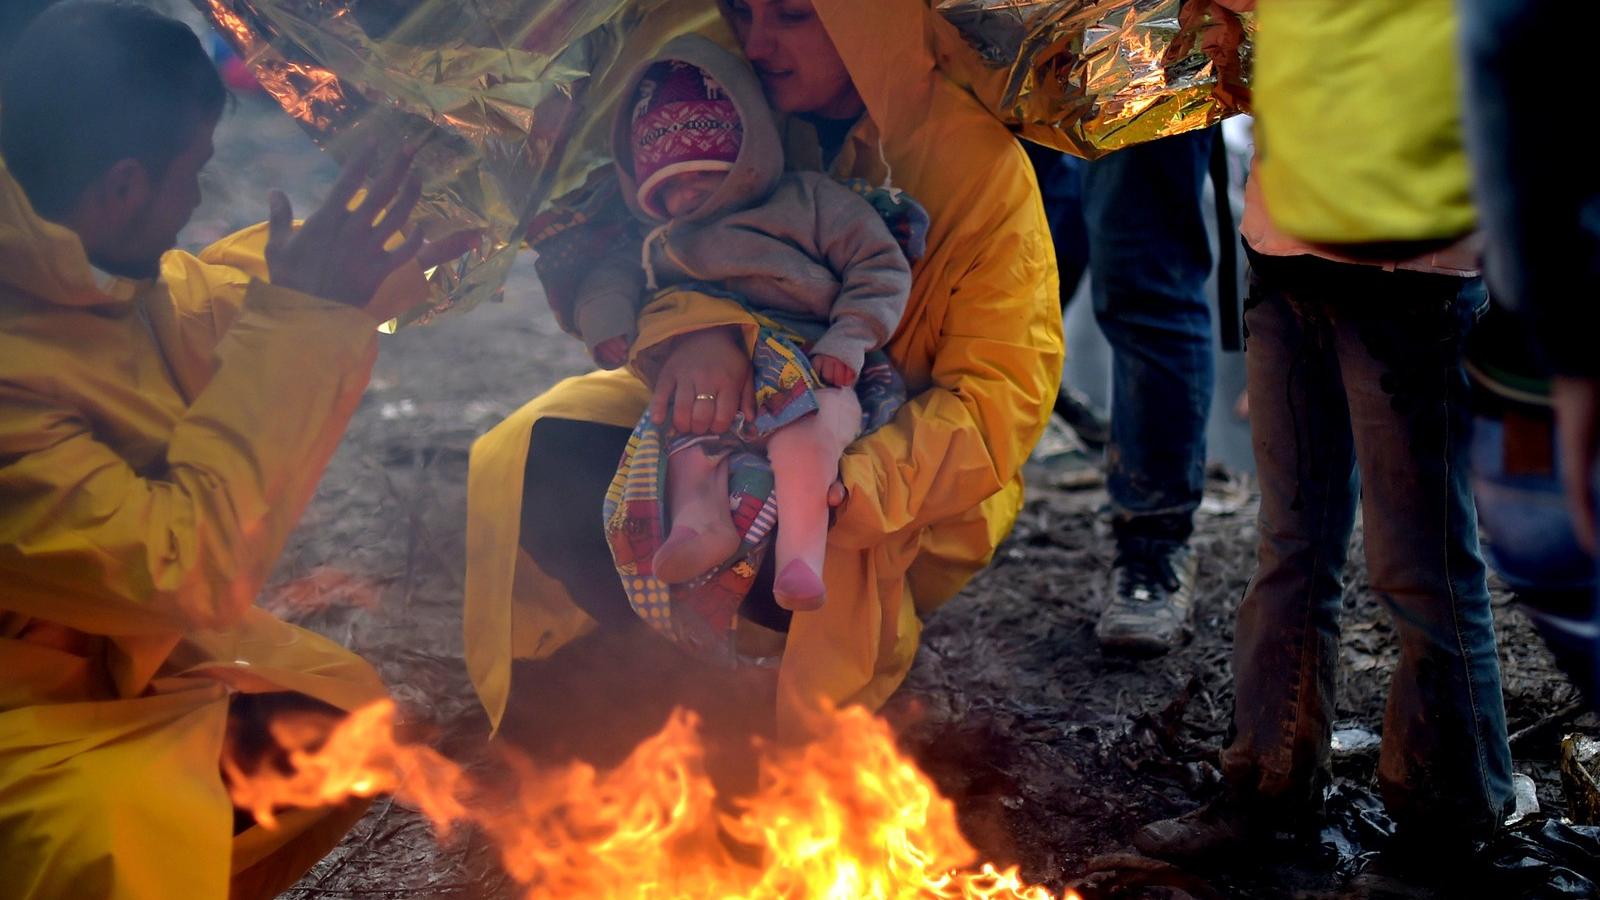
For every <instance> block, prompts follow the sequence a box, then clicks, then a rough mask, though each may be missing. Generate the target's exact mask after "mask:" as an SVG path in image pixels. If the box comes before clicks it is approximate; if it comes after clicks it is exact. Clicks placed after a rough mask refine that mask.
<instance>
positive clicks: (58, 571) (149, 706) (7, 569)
mask: <svg viewBox="0 0 1600 900" xmlns="http://www.w3.org/2000/svg"><path fill="white" fill-rule="evenodd" d="M264 239H265V232H264V228H263V227H258V228H255V229H251V230H250V231H246V232H241V233H240V234H239V235H236V236H234V237H232V238H229V239H227V240H224V241H223V242H221V243H219V244H217V245H215V246H213V247H211V248H209V249H207V250H206V251H205V252H204V253H203V254H201V256H200V257H199V258H196V257H194V256H190V255H188V254H185V253H178V252H173V253H169V254H167V255H166V256H165V257H164V258H163V260H162V266H161V277H160V279H159V280H157V281H155V282H142V283H135V282H130V281H127V280H110V279H105V278H103V277H102V276H97V274H96V273H95V272H94V271H93V270H92V269H91V268H90V265H89V262H88V259H87V258H86V256H85V254H84V250H83V247H82V245H81V244H80V243H79V241H78V239H77V237H76V235H74V234H73V233H72V232H71V231H69V230H67V229H65V228H62V227H60V226H58V225H55V224H52V223H49V222H46V221H44V220H43V219H40V218H39V217H38V216H36V215H35V214H34V213H33V211H32V209H31V207H30V206H29V205H28V202H27V199H26V197H25V196H24V195H23V193H22V191H21V190H20V188H18V186H17V185H16V183H15V182H14V181H12V179H11V177H10V176H9V175H8V174H7V173H6V172H5V170H4V169H3V168H0V884H3V885H5V886H6V887H5V888H4V892H5V893H6V895H7V896H16V897H66V896H79V897H116V898H146V897H148V898H173V897H197V898H222V897H225V896H227V895H228V891H229V884H230V879H232V880H233V881H234V884H235V887H237V888H239V890H240V892H241V893H242V894H244V895H249V894H250V893H251V891H252V890H256V891H265V890H271V889H272V887H281V886H283V883H284V879H286V878H292V877H294V876H295V875H296V874H298V872H297V871H295V870H296V869H298V870H300V871H303V870H304V868H305V867H309V865H310V863H311V862H312V861H314V860H315V859H316V858H317V857H318V856H320V855H321V854H322V853H323V852H325V851H326V850H327V849H328V848H329V847H331V846H332V843H333V842H336V841H337V839H338V833H339V832H340V831H342V829H343V827H344V826H347V825H348V824H349V822H348V818H349V817H348V814H344V815H343V818H340V817H339V816H337V815H336V816H334V817H332V818H330V817H329V815H328V811H326V810H311V811H307V812H305V813H303V814H298V815H296V816H295V817H294V821H293V822H292V823H291V826H290V827H289V828H287V829H284V830H283V831H280V832H273V833H270V834H269V833H266V832H264V831H263V830H262V829H260V828H254V829H250V830H249V831H246V832H244V833H243V834H241V835H239V836H238V837H237V838H235V837H233V836H232V828H231V822H232V812H231V805H230V803H229V801H228V797H227V794H226V792H225V790H224V787H223V784H222V780H221V777H220V775H219V773H218V761H219V759H220V755H221V744H222V737H223V727H224V724H225V722H226V715H227V707H228V695H229V693H230V692H232V691H245V692H259V691H282V690H292V691H299V692H302V693H305V694H309V695H311V696H314V697H317V698H320V699H322V700H325V701H327V702H329V703H332V704H334V705H337V706H340V707H343V708H346V709H349V708H352V707H354V706H357V705H360V704H362V703H365V702H367V701H369V700H372V699H375V698H377V697H380V696H382V695H383V693H384V691H383V685H382V683H381V682H380V681H379V679H378V677H377V674H376V673H375V672H374V671H373V670H372V668H371V667H370V666H368V665H367V664H366V663H364V662H362V661H361V660H360V659H359V658H357V657H356V656H355V655H353V654H351V653H350V652H348V651H346V650H344V649H342V648H340V647H339V646H337V645H336V644H334V643H332V642H330V641H328V640H326V639H324V638H321V637H318V636H317V635H314V634H312V633H311V632H308V631H305V630H303V629H300V628H296V627H294V626H291V625H288V624H287V623H284V622H281V621H279V620H277V619H275V618H273V617H272V616H270V615H268V614H266V613H265V612H262V611H261V610H259V609H256V608H254V607H253V606H252V603H253V602H254V599H255V596H256V593H257V591H258V590H259V589H260V587H261V585H262V582H263V581H264V580H265V579H266V577H267V575H268V573H269V571H270V570H271V568H272V565H273V562H274V561H275V559H276V558H277V556H278V554H279V552H280V551H281V550H282V548H283V544H284V541H285V539H286V538H287V537H288V534H289V532H290V530H291V529H292V528H293V527H294V524H295V521H296V520H297V519H298V518H299V516H300V513H301V511H302V510H303V509H304V507H305V505H306V503H307V502H308V501H309V500H310V498H311V494H312V491H313V488H314V487H315V485H316V482H317V480H318V478H319V477H320V475H321V472H322V469H323V466H324V465H325V464H326V462H327V459H328V457H329V456H330V455H331V454H332V453H333V450H334V447H335V446H336V445H337V443H338V441H339V437H340V435H341V433H342V432H343V430H344V426H345V424H346V422H347V421H348V419H349V417H350V415H351V413H352V412H353V411H354V409H355V406H356V403H357V401H358V399H359V397H360V395H361V392H362V390H363V388H364V387H365V386H366V382H367V377H368V375H369V373H370V370H371V365H372V361H373V359H374V357H375V354H376V352H377V348H376V338H375V335H374V330H373V326H372V322H371V321H370V319H368V318H367V317H366V315H365V314H364V313H362V312H361V311H359V310H356V309H352V308H350V307H348V306H343V305H340V304H335V303H331V302H328V301H324V300H320V299H316V298H313V297H308V296H305V295H303V294H298V293H295V292H292V291H288V290H284V289H280V288H274V287H272V286H270V285H268V284H266V283H265V282H263V281H260V280H252V276H253V275H255V276H264V275H265V266H264V264H263V260H262V255H261V250H262V248H263V246H264V243H265V240H264ZM347 812H348V811H346V813H347ZM335 820H337V821H335Z"/></svg>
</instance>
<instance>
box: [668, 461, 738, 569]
mask: <svg viewBox="0 0 1600 900" xmlns="http://www.w3.org/2000/svg"><path fill="white" fill-rule="evenodd" d="M667 510H668V513H669V517H670V521H671V524H672V530H671V532H670V533H668V535H667V539H666V540H665V541H662V542H661V546H660V547H659V548H658V549H657V550H656V555H655V559H654V560H653V563H652V565H653V567H654V569H655V574H656V577H657V578H659V579H661V580H662V581H665V582H668V583H678V582H683V581H689V580H691V579H693V578H696V577H698V576H700V575H704V574H705V573H706V572H709V571H711V569H713V568H714V567H716V566H717V565H719V564H720V563H723V562H725V561H727V559H728V557H730V556H732V555H733V551H735V550H737V549H739V533H738V532H737V531H735V530H734V528H733V517H732V515H731V514H730V513H729V512H728V458H727V456H721V457H719V458H717V459H711V458H710V457H708V456H706V454H705V452H704V451H703V450H701V449H700V448H699V447H687V448H685V449H683V450H680V451H678V452H677V453H674V454H672V455H671V456H670V457H668V459H667Z"/></svg>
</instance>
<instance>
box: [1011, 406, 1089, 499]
mask: <svg viewBox="0 0 1600 900" xmlns="http://www.w3.org/2000/svg"><path fill="white" fill-rule="evenodd" d="M1103 456H1104V454H1103V453H1101V452H1100V451H1098V450H1092V449H1090V448H1089V445H1088V444H1086V443H1084V441H1083V438H1081V437H1079V436H1078V433H1077V432H1076V431H1073V430H1072V426H1071V425H1068V424H1067V422H1066V420H1065V419H1063V418H1061V417H1060V416H1058V415H1054V414H1052V415H1051V416H1050V418H1049V420H1048V421H1046V422H1045V426H1044V434H1042V435H1040V436H1039V443H1037V444H1035V445H1034V447H1033V453H1032V454H1031V455H1030V456H1029V457H1028V476H1029V477H1030V478H1032V479H1038V480H1040V481H1043V482H1044V483H1046V484H1048V485H1050V486H1051V487H1055V488H1061V489H1062V490H1069V491H1071V490H1082V489H1084V488H1090V487H1097V486H1099V485H1101V484H1104V483H1105V480H1106V476H1105V472H1104V471H1103V470H1102V468H1101V459H1102V458H1103Z"/></svg>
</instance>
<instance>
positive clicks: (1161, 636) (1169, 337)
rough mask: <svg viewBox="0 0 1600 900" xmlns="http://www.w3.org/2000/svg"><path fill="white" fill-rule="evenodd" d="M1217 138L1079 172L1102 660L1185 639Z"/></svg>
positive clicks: (1170, 142) (1200, 460)
mask: <svg viewBox="0 0 1600 900" xmlns="http://www.w3.org/2000/svg"><path fill="white" fill-rule="evenodd" d="M1214 139H1215V129H1207V130H1205V131H1199V132H1191V133H1189V134H1183V135H1178V136H1175V137H1170V138H1163V139H1161V140H1157V141H1151V142H1149V143H1146V144H1138V145H1135V146H1132V147H1128V148H1125V149H1123V150H1119V151H1117V152H1116V153H1113V154H1111V155H1110V156H1107V157H1106V158H1104V159H1100V160H1095V161H1093V162H1091V163H1089V164H1088V167H1087V173H1086V176H1085V179H1084V192H1085V204H1084V211H1085V216H1086V219H1087V222H1088V230H1089V258H1090V268H1091V270H1092V272H1093V276H1092V282H1093V293H1094V304H1095V318H1096V320H1097V321H1098V322H1099V324H1100V328H1101V331H1102V332H1104V334H1105V336H1106V339H1107V340H1108V341H1109V342H1110V343H1111V346H1112V350H1113V364H1112V400H1111V442H1110V444H1109V445H1108V446H1107V448H1106V461H1107V469H1108V472H1107V489H1108V491H1109V492H1110V494H1111V505H1112V513H1113V517H1114V518H1113V529H1114V531H1115V534H1116V539H1117V557H1116V560H1115V561H1114V562H1113V563H1112V571H1111V578H1110V587H1109V590H1108V593H1109V602H1108V604H1107V607H1106V610H1105V612H1104V613H1103V614H1102V616H1101V619H1100V624H1099V627H1098V628H1097V629H1096V634H1097V636H1098V637H1099V639H1100V645H1101V647H1102V648H1103V649H1106V650H1113V651H1123V652H1133V653H1162V652H1165V651H1167V650H1169V649H1171V648H1172V647H1173V646H1175V645H1176V644H1177V643H1178V642H1180V641H1181V640H1182V639H1183V638H1184V636H1185V635H1186V633H1187V631H1188V626H1189V619H1190V617H1191V614H1192V607H1193V596H1194V573H1195V560H1194V555H1193V553H1192V552H1191V551H1190V550H1189V548H1188V539H1189V535H1190V533H1191V531H1192V530H1193V516H1194V511H1195V510H1196V509H1197V508H1198V507H1199V505H1200V496H1201V491H1202V489H1203V487H1204V484H1205V457H1206V451H1205V432H1206V417H1207V415H1208V413H1209V411H1210V408H1211V391H1212V375H1213V373H1212V369H1213V359H1212V350H1211V308H1210V306H1209V304H1208V303H1207V301H1206V293H1205V284H1206V278H1207V276H1208V275H1209V274H1210V271H1211V245H1210V239H1209V238H1208V236H1207V234H1206V229H1205V220H1204V210H1203V204H1202V202H1201V195H1202V191H1203V188H1204V182H1205V178H1206V172H1207V160H1208V158H1209V156H1210V151H1211V142H1212V141H1213V140H1214Z"/></svg>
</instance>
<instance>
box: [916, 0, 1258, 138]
mask: <svg viewBox="0 0 1600 900" xmlns="http://www.w3.org/2000/svg"><path fill="white" fill-rule="evenodd" d="M934 6H935V8H936V9H938V10H939V12H940V13H942V14H943V15H944V17H945V18H946V19H948V20H949V21H950V22H951V23H952V24H954V25H955V26H956V27H957V28H958V29H959V30H960V31H961V33H962V35H963V37H965V38H966V40H967V42H968V43H969V44H971V45H972V47H973V48H974V49H975V50H976V51H977V52H978V53H979V54H980V55H981V56H982V58H983V60H984V62H985V63H986V64H988V65H989V66H991V67H993V68H996V69H1003V70H1005V72H1006V74H1007V77H1006V79H1005V89H1004V93H1003V95H1002V96H1001V97H999V98H997V99H996V100H992V101H991V102H993V103H995V105H996V106H997V107H998V108H997V110H996V111H997V112H998V113H1000V115H1001V117H1002V118H1003V119H1005V120H1006V121H1007V122H1008V123H1009V124H1011V125H1015V126H1018V127H1023V128H1025V129H1026V130H1027V133H1028V135H1029V136H1030V137H1035V138H1044V139H1046V140H1048V142H1049V143H1052V144H1055V145H1056V146H1059V147H1061V148H1062V149H1064V150H1068V151H1070V152H1072V153H1074V154H1076V155H1078V156H1083V157H1086V158H1094V157H1097V156H1102V155H1104V154H1105V153H1108V152H1110V151H1112V150H1116V149H1119V148H1121V147H1126V146H1128V145H1130V144H1138V143H1142V142H1144V141H1148V140H1152V139H1154V138H1158V137H1166V136H1168V135H1173V134H1180V133H1182V132H1185V131H1192V130H1194V129H1197V128H1204V127H1205V126H1207V125H1211V124H1213V123H1215V122H1218V121H1220V120H1222V119H1224V118H1226V117H1227V116H1230V115H1233V114H1234V113H1238V112H1244V111H1246V108H1247V107H1248V105H1249V98H1250V88H1249V73H1250V55H1251V34H1252V33H1253V31H1254V27H1255V26H1254V17H1253V16H1251V15H1248V14H1246V15H1243V16H1241V15H1239V14H1237V13H1234V12H1231V11H1230V10H1228V9H1227V8H1225V7H1224V6H1223V5H1221V4H1218V3H1214V2H1209V0H934ZM1047 132H1053V134H1048V133H1047Z"/></svg>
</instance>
